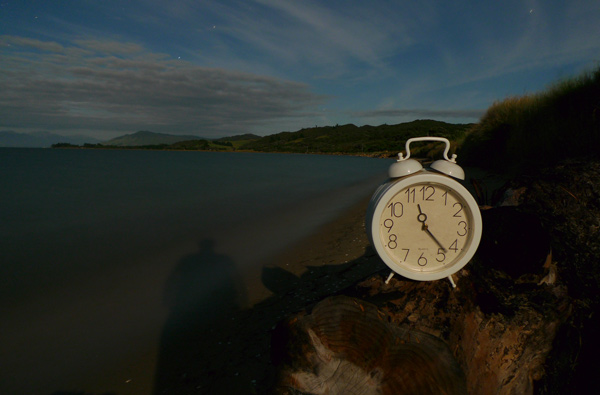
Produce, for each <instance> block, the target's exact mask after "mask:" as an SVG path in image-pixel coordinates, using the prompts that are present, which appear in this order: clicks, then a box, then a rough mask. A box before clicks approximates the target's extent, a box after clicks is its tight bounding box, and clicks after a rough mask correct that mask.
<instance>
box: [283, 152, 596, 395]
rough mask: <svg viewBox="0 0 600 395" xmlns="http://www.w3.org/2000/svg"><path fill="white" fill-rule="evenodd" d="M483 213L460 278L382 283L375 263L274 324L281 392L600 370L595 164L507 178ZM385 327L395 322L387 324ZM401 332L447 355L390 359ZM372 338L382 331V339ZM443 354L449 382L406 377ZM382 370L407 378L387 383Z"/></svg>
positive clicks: (576, 376)
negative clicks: (476, 244)
mask: <svg viewBox="0 0 600 395" xmlns="http://www.w3.org/2000/svg"><path fill="white" fill-rule="evenodd" d="M507 206H508V207H507ZM483 215H484V229H486V231H485V233H484V235H483V237H482V243H481V247H480V251H479V252H478V254H477V255H476V256H475V258H474V259H473V260H472V261H471V263H470V264H469V265H467V266H466V267H465V268H464V269H463V270H461V271H460V272H459V273H457V274H456V275H455V276H454V277H455V278H454V279H455V281H456V283H457V288H454V289H453V288H452V286H451V284H450V282H448V281H444V280H442V281H435V282H415V281H410V280H407V279H404V278H400V277H398V276H396V277H394V278H392V280H391V281H390V282H389V283H387V284H386V283H385V279H386V278H387V274H388V273H389V270H382V271H381V272H380V273H379V274H376V275H373V276H371V277H369V278H368V279H365V280H364V281H361V282H360V283H358V284H356V285H355V286H353V287H351V288H349V289H346V290H344V291H343V292H342V293H343V294H345V295H346V296H347V297H352V298H353V299H348V298H331V299H326V300H325V301H323V302H321V304H318V305H316V306H315V307H314V309H312V311H311V309H310V308H308V309H306V310H305V311H304V312H302V313H300V314H299V315H297V316H295V317H291V318H290V319H289V320H286V321H285V322H284V323H282V324H281V325H280V326H279V328H278V330H277V331H276V332H275V335H274V337H273V344H272V350H273V352H274V354H273V362H275V364H276V365H277V366H278V367H279V379H278V384H277V386H276V388H277V393H281V394H283V393H314V394H320V393H329V394H342V393H356V394H371V393H373V394H374V393H382V394H388V393H389V394H392V393H398V394H401V393H444V391H445V392H446V393H470V394H533V393H536V394H559V393H575V392H577V391H578V390H579V391H584V389H585V388H586V387H587V385H588V384H589V383H591V382H592V380H593V379H595V378H596V377H598V373H600V371H599V369H598V366H599V364H598V363H596V359H597V353H598V352H599V351H600V350H599V349H598V341H597V340H595V339H596V338H597V333H596V332H597V330H598V329H600V326H599V325H598V318H597V317H596V314H595V311H596V309H597V307H598V304H599V301H600V298H599V297H598V289H599V287H600V261H599V256H600V255H599V253H600V235H599V233H598V229H600V163H599V162H597V161H591V162H590V161H583V162H568V163H566V164H562V165H560V166H558V167H556V168H554V169H551V170H549V171H548V172H545V173H541V174H538V175H537V176H536V177H521V178H519V179H515V180H513V181H511V182H510V183H509V184H508V185H507V186H506V187H505V188H504V189H503V190H502V191H500V193H498V194H496V199H495V201H494V202H493V208H490V209H489V210H488V211H487V212H484V214H483ZM349 300H350V302H349ZM352 304H354V305H355V307H353V306H352ZM361 306H362V307H361ZM356 308H358V310H356ZM362 309H364V310H365V311H369V313H368V314H367V313H364V312H363V311H362ZM356 319H360V320H367V319H368V323H366V321H365V323H362V324H360V325H358V324H357V323H356V322H357V321H354V320H356ZM342 323H343V324H342ZM389 326H391V327H393V328H395V329H383V328H388V327H389ZM358 327H360V330H358V329H356V328H358ZM383 333H385V335H382V334H383ZM408 333H418V334H420V336H419V335H417V337H419V339H421V338H427V339H428V340H427V344H430V342H431V344H437V343H436V342H443V343H444V344H445V345H446V347H447V348H448V350H450V351H449V352H450V354H451V355H449V354H448V353H447V352H440V353H439V355H440V357H439V359H438V360H435V361H428V362H427V363H426V364H424V365H423V366H421V365H419V363H420V362H415V365H414V366H418V368H417V369H416V370H411V368H412V367H413V365H411V364H410V362H406V361H402V362H398V363H397V365H394V364H389V360H388V359H387V357H386V355H389V353H390V352H391V351H393V350H392V349H393V348H392V347H389V346H388V344H389V342H390V341H392V340H390V339H394V338H400V339H402V336H406V335H407V334H408ZM332 334H333V335H332ZM423 334H428V335H430V336H427V337H425V336H424V335H423ZM332 336H333V337H332ZM380 337H381V338H382V339H388V340H382V342H383V343H382V344H383V345H382V344H380V343H377V342H376V341H375V340H377V339H379V338H380ZM363 342H365V343H363ZM374 344H377V346H374ZM403 346H410V347H413V346H416V345H415V344H414V343H406V344H403ZM417 348H418V347H417ZM425 348H427V347H425ZM358 350H362V351H360V352H358ZM367 350H368V351H367ZM372 350H379V352H380V353H381V354H377V355H374V354H372V353H373V351H372ZM401 353H402V352H401ZM425 355H429V354H428V353H427V352H425ZM408 359H409V360H410V357H409V358H408ZM417 359H418V358H415V360H417ZM425 359H427V358H424V360H425ZM332 361H335V365H328V363H329V364H331V363H332ZM386 361H388V362H386ZM454 363H457V364H458V366H459V367H460V369H459V370H456V369H455V367H456V365H454ZM436 364H441V365H436ZM442 365H443V366H451V368H449V370H448V371H452V372H454V373H452V374H451V376H452V378H451V379H449V378H444V379H442V380H441V382H443V383H449V382H451V383H452V384H451V385H450V386H449V387H444V390H443V391H442V390H440V389H439V388H442V387H439V388H438V389H436V390H431V388H432V387H429V388H430V390H427V389H423V388H421V389H419V390H416V389H415V388H413V387H409V385H410V384H409V383H411V382H418V381H419V380H420V377H421V376H420V374H425V375H427V373H425V372H426V371H427V369H433V371H435V372H439V371H438V370H435V369H436V368H435V367H432V366H442ZM334 367H335V369H334ZM460 371H462V372H463V373H464V377H465V379H466V381H465V387H461V384H460V377H461V373H460ZM407 372H408V373H407ZM455 373H456V376H454V374H455ZM436 374H437V373H433V374H429V375H428V377H435V376H436ZM389 381H393V382H395V383H400V384H398V385H400V386H402V385H404V386H405V387H403V390H399V389H398V388H399V387H397V388H396V389H395V390H390V389H388V388H389V387H385V386H384V383H387V382H389ZM436 383H437V381H436ZM432 385H433V384H432ZM435 385H437V384H435ZM340 388H343V389H342V390H340ZM465 388H466V389H465ZM349 389H352V391H350V390H349ZM452 391H454V392H452ZM461 391H464V392H461Z"/></svg>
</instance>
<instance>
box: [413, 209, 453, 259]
mask: <svg viewBox="0 0 600 395" xmlns="http://www.w3.org/2000/svg"><path fill="white" fill-rule="evenodd" d="M417 208H418V209H419V215H418V216H417V221H419V222H420V223H421V230H424V231H425V232H427V234H428V235H429V236H431V238H432V239H433V240H434V241H435V242H436V243H437V245H438V246H440V248H441V249H442V250H443V251H444V252H447V251H446V249H445V248H444V246H443V245H442V243H440V241H439V240H438V239H437V238H436V237H435V236H434V235H433V233H431V231H430V230H429V226H427V224H426V223H425V221H427V214H425V213H423V211H421V205H420V204H417Z"/></svg>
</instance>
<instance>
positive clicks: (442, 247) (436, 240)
mask: <svg viewBox="0 0 600 395" xmlns="http://www.w3.org/2000/svg"><path fill="white" fill-rule="evenodd" d="M423 230H424V231H425V232H427V234H429V236H431V238H432V239H433V240H434V241H435V242H436V243H437V245H438V246H440V248H441V249H442V250H444V252H447V251H446V249H445V248H444V246H443V245H442V243H440V241H439V240H438V239H436V238H435V236H434V235H433V233H431V231H430V230H429V229H428V228H427V226H425V229H423Z"/></svg>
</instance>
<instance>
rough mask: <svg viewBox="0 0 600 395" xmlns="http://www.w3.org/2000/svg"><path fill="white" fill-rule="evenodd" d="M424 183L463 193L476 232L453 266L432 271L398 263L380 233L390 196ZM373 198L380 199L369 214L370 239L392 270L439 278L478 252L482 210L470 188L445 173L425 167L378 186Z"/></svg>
mask: <svg viewBox="0 0 600 395" xmlns="http://www.w3.org/2000/svg"><path fill="white" fill-rule="evenodd" d="M425 182H434V183H438V184H442V185H445V186H446V187H448V188H451V189H452V190H454V191H455V192H456V193H457V194H458V195H459V196H461V198H462V199H464V200H465V202H466V203H467V205H468V206H469V209H470V211H471V215H472V217H473V218H472V219H473V224H472V229H473V235H472V237H471V242H470V244H469V245H468V246H467V247H466V248H467V250H466V251H465V252H464V254H463V256H462V257H461V258H459V259H458V260H457V261H456V262H455V263H454V264H453V265H452V266H450V267H448V268H446V269H444V270H441V271H436V272H433V273H423V272H415V271H414V270H409V269H406V268H404V267H403V266H401V265H400V264H399V263H397V262H395V261H394V260H393V259H392V258H391V257H390V256H389V255H388V253H387V251H386V250H385V248H384V246H383V242H382V241H381V237H380V233H379V221H380V218H381V215H382V213H383V210H385V207H386V205H387V202H388V201H389V200H390V199H391V198H393V197H394V196H396V194H397V193H398V192H400V191H401V190H402V189H404V188H406V187H408V186H410V185H413V184H419V183H425ZM377 195H379V196H377ZM374 198H376V199H377V201H376V202H375V203H374V206H373V207H374V208H373V209H372V215H370V216H369V217H368V218H369V222H370V223H368V224H367V226H368V229H369V232H370V234H369V238H370V239H371V244H372V245H373V246H374V247H375V250H376V251H377V254H378V255H379V257H380V258H381V259H382V260H383V262H384V263H385V264H386V265H387V266H388V267H389V268H390V269H392V270H393V271H394V272H396V273H397V274H399V275H401V276H403V277H406V278H410V279H412V280H418V281H434V280H440V279H442V278H446V277H448V276H450V275H452V274H454V273H456V272H458V271H459V270H461V269H462V268H463V267H465V265H466V264H467V263H469V261H470V260H471V259H472V258H473V256H474V255H475V252H476V251H477V248H478V247H479V243H480V241H481V233H482V225H483V224H482V220H481V211H480V209H479V205H478V204H477V202H476V201H475V198H474V197H473V195H471V193H470V192H469V191H468V190H467V188H465V187H464V186H463V185H461V184H460V183H459V182H458V181H456V180H454V179H452V178H450V177H448V176H446V175H442V174H439V173H433V172H429V171H426V170H423V172H421V173H416V174H413V175H410V176H406V177H402V178H401V179H399V180H392V181H390V182H388V183H387V185H386V184H384V185H382V186H380V187H379V189H378V190H377V191H376V192H375V195H374Z"/></svg>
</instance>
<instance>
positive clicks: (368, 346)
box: [273, 296, 466, 395]
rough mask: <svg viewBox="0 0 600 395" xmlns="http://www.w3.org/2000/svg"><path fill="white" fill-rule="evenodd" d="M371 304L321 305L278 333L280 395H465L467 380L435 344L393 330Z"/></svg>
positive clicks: (334, 301)
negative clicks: (281, 366) (300, 394)
mask: <svg viewBox="0 0 600 395" xmlns="http://www.w3.org/2000/svg"><path fill="white" fill-rule="evenodd" d="M389 318H390V317H389V316H388V315H386V314H384V313H383V312H381V311H379V310H378V309H377V307H375V306H374V305H372V304H370V303H366V302H363V301H361V300H359V299H355V298H351V297H347V296H334V297H331V298H328V299H325V300H323V301H322V302H320V303H319V304H317V305H316V307H315V308H314V309H313V310H312V312H311V314H309V315H299V316H296V317H293V318H291V319H290V320H288V321H286V322H284V323H282V324H280V325H279V327H278V329H277V330H276V331H275V334H274V336H273V346H274V347H273V357H274V358H273V359H274V361H276V362H277V363H279V364H280V365H283V366H284V367H283V369H282V371H281V380H280V381H279V382H278V385H277V389H276V393H278V394H296V393H310V394H369V395H370V394H373V395H374V394H425V393H431V394H464V393H465V391H466V383H465V377H464V373H463V372H462V370H461V369H460V366H459V365H458V363H457V362H456V361H455V360H454V357H453V356H452V352H451V351H450V349H448V347H447V345H446V344H445V343H444V342H443V341H442V340H440V339H438V338H437V337H435V336H432V335H430V334H427V333H423V332H420V331H418V330H415V329H412V328H410V327H409V326H406V325H404V326H401V325H393V324H390V322H389V321H388V319H389Z"/></svg>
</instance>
